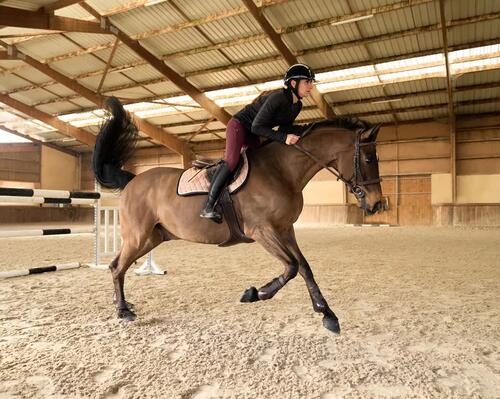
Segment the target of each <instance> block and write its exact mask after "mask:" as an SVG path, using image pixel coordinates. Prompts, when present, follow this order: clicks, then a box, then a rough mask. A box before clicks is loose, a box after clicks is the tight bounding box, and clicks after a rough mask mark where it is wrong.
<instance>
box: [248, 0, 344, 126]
mask: <svg viewBox="0 0 500 399" xmlns="http://www.w3.org/2000/svg"><path fill="white" fill-rule="evenodd" d="M242 1H243V4H245V6H246V7H247V8H248V10H249V11H250V13H251V14H252V16H253V17H254V19H255V20H256V21H257V23H258V24H259V25H260V27H261V29H262V30H263V31H264V33H265V34H266V35H267V36H269V39H271V41H272V42H273V44H274V46H275V47H276V48H277V49H278V51H279V53H280V54H281V55H282V56H283V58H284V59H285V60H286V62H287V63H288V64H289V65H293V64H297V63H298V62H299V61H298V59H297V57H296V56H295V55H293V54H292V52H291V51H290V49H289V48H288V47H287V46H286V44H285V43H284V42H283V40H282V39H281V36H280V35H279V34H278V33H277V32H276V31H275V30H274V28H273V27H272V26H271V24H270V23H269V21H268V20H267V19H266V18H265V17H264V15H263V14H262V11H261V10H259V8H258V7H257V6H256V5H255V3H254V2H253V0H242ZM311 95H312V98H313V100H314V102H315V103H316V105H317V107H318V108H319V110H320V112H321V113H322V114H323V115H324V116H325V118H327V119H331V118H333V117H335V113H334V112H333V110H332V108H331V107H330V104H328V103H327V102H326V101H325V99H324V98H323V95H322V94H321V93H320V92H319V91H318V89H317V88H316V87H313V89H312V91H311Z"/></svg>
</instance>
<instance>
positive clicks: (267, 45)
mask: <svg viewBox="0 0 500 399" xmlns="http://www.w3.org/2000/svg"><path fill="white" fill-rule="evenodd" d="M222 52H223V53H224V54H226V55H227V56H228V57H229V58H230V59H231V60H232V61H233V62H243V61H250V60H255V59H260V58H265V57H268V56H273V55H279V52H278V51H277V50H276V48H275V47H274V45H273V44H272V43H271V41H270V40H267V39H266V40H258V41H255V42H251V43H244V44H240V45H238V46H233V47H228V48H225V49H222Z"/></svg>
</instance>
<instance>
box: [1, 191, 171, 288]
mask: <svg viewBox="0 0 500 399" xmlns="http://www.w3.org/2000/svg"><path fill="white" fill-rule="evenodd" d="M117 198H118V197H117V196H116V195H114V194H112V193H101V192H100V190H99V187H98V186H96V191H95V192H90V191H64V190H37V189H25V188H8V187H0V203H34V204H70V205H92V206H93V207H94V226H93V227H77V228H72V227H69V228H47V229H45V228H43V229H26V230H21V229H19V230H18V229H11V230H0V238H7V237H33V236H34V237H36V236H48V235H61V234H62V235H64V234H92V233H93V234H94V263H91V264H89V266H90V267H91V268H96V269H105V270H107V269H108V265H107V264H102V263H101V258H102V257H103V256H116V255H117V254H118V251H119V245H120V241H121V240H120V236H119V232H118V228H119V220H118V208H117V207H110V206H104V207H103V206H101V200H102V199H117ZM102 217H104V236H103V237H102V238H103V240H104V248H103V249H104V251H102V247H101V219H102ZM110 219H111V220H110ZM110 221H111V232H112V234H111V232H110ZM110 241H111V245H110ZM110 247H111V248H110ZM71 265H73V266H72V267H67V266H66V265H53V266H46V267H41V268H28V269H26V270H15V271H10V272H3V273H0V278H2V277H16V276H25V275H30V274H35V273H41V272H45V271H56V270H63V269H68V268H75V267H79V263H78V266H75V265H76V263H72V264H71ZM37 270H38V271H37ZM136 273H137V274H138V275H146V274H165V273H166V272H165V271H163V270H161V269H160V268H159V267H158V265H157V264H156V263H155V262H154V260H153V259H152V254H151V253H149V254H148V257H147V259H146V261H145V262H144V265H143V266H142V267H141V268H140V269H137V270H136Z"/></svg>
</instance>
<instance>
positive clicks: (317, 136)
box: [255, 128, 352, 192]
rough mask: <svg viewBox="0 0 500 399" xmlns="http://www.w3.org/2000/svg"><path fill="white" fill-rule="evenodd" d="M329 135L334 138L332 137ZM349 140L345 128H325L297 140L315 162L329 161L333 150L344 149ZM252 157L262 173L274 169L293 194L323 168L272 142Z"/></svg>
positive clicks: (295, 150) (298, 153) (288, 147)
mask: <svg viewBox="0 0 500 399" xmlns="http://www.w3.org/2000/svg"><path fill="white" fill-rule="evenodd" d="M330 130H331V129H330ZM336 130H338V129H336ZM333 134H335V135H336V137H332V135H333ZM350 141H352V132H349V131H346V130H345V129H341V130H338V132H329V131H328V129H325V128H323V129H322V132H316V133H311V134H310V135H308V136H306V137H304V138H303V139H302V140H300V141H299V145H301V146H302V147H303V148H304V149H306V150H308V151H309V152H310V153H312V154H313V155H314V156H315V157H317V158H318V159H320V160H323V161H324V162H325V163H328V162H329V161H331V160H332V159H333V157H334V155H335V153H336V152H337V149H339V148H345V146H346V145H347V144H348V143H349V142H350ZM255 156H256V157H259V162H261V163H262V165H263V167H264V168H265V170H267V171H271V170H276V171H277V172H278V174H279V176H280V179H281V180H282V181H283V182H286V183H287V186H288V187H293V190H294V191H295V192H301V191H302V190H303V189H304V187H305V186H306V184H307V183H308V182H309V181H310V180H311V179H312V178H313V177H314V175H316V174H317V173H318V172H319V171H320V170H321V169H323V167H322V166H321V165H319V164H318V163H316V162H315V161H313V160H312V159H311V158H309V157H308V156H307V155H305V154H304V153H302V152H300V151H299V150H297V149H296V148H293V146H289V145H284V144H279V143H275V142H273V143H269V144H267V145H265V146H264V147H261V148H259V149H258V150H257V151H256V152H255Z"/></svg>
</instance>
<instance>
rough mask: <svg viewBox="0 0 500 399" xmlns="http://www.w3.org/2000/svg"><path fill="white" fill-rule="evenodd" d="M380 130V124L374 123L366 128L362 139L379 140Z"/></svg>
mask: <svg viewBox="0 0 500 399" xmlns="http://www.w3.org/2000/svg"><path fill="white" fill-rule="evenodd" d="M379 130H380V124H377V125H373V126H372V127H371V128H369V129H367V130H365V131H364V132H363V134H362V136H361V138H362V141H367V142H372V141H375V140H377V135H378V131H379Z"/></svg>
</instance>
